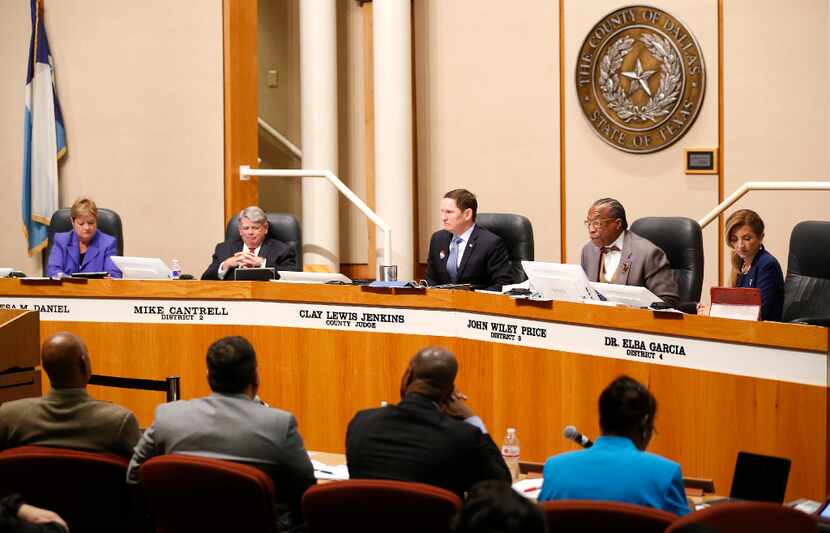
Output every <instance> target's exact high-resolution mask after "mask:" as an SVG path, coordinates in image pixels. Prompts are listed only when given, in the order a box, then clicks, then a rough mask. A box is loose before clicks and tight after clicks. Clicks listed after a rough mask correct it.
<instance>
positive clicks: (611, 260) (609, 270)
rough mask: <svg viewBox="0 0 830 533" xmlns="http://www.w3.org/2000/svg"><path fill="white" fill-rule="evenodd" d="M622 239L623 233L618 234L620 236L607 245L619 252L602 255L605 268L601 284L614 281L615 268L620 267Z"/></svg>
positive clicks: (613, 251)
mask: <svg viewBox="0 0 830 533" xmlns="http://www.w3.org/2000/svg"><path fill="white" fill-rule="evenodd" d="M624 237H625V232H624V231H623V232H622V233H620V236H619V237H617V240H616V241H614V242H612V243H611V244H609V245H608V246H616V247H617V248H619V250H609V251H607V252H605V253H604V254H603V255H602V262H603V264H604V265H605V266H604V271H603V274H602V279H601V280H600V281H601V282H603V283H611V280H613V279H614V274H615V273H616V272H617V267H619V266H620V259H621V258H622V247H623V240H624Z"/></svg>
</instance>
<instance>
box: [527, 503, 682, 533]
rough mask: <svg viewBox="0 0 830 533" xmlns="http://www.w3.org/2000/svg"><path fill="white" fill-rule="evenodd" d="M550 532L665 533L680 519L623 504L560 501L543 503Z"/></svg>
mask: <svg viewBox="0 0 830 533" xmlns="http://www.w3.org/2000/svg"><path fill="white" fill-rule="evenodd" d="M541 505H542V510H543V511H544V512H545V519H546V520H547V523H548V530H549V531H614V532H616V533H663V531H665V529H666V528H667V527H668V526H669V524H671V523H672V522H674V521H675V520H676V519H677V516H676V515H674V514H672V513H669V512H666V511H661V510H659V509H652V508H651V507H642V506H640V505H633V504H630V503H622V502H607V501H587V500H557V501H547V502H542V503H541Z"/></svg>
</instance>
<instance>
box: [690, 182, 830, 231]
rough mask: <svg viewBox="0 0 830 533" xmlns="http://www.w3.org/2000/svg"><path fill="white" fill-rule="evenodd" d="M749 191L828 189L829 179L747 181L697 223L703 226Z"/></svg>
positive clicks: (829, 187) (829, 189) (829, 185)
mask: <svg viewBox="0 0 830 533" xmlns="http://www.w3.org/2000/svg"><path fill="white" fill-rule="evenodd" d="M749 191H830V181H747V182H746V183H744V184H743V185H741V186H740V187H738V190H736V191H735V192H733V193H732V194H730V195H729V197H728V198H727V199H726V200H724V201H722V202H721V203H720V204H718V205H717V207H715V208H714V209H712V210H711V211H709V212H708V213H707V214H706V216H705V217H703V218H701V219H700V220H698V221H697V223H698V224H700V227H701V228H705V227H706V226H708V225H709V223H710V222H712V221H713V220H715V219H716V218H718V215H720V214H721V213H723V212H724V211H726V210H727V209H729V206H731V205H732V204H734V203H735V202H737V201H738V200H740V199H741V197H743V195H745V194H746V193H748V192H749Z"/></svg>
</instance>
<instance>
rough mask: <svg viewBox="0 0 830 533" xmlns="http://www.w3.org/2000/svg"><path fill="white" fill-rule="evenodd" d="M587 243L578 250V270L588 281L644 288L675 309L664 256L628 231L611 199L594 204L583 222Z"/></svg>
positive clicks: (671, 280) (674, 293)
mask: <svg viewBox="0 0 830 533" xmlns="http://www.w3.org/2000/svg"><path fill="white" fill-rule="evenodd" d="M585 225H586V226H587V227H588V237H589V238H590V239H591V242H589V243H587V244H585V246H583V247H582V261H581V262H582V269H583V270H584V271H585V274H587V275H588V279H589V280H591V281H600V282H602V283H617V284H620V285H638V286H641V287H646V288H648V290H650V291H651V292H653V293H654V294H655V295H656V296H658V297H660V298H662V299H663V300H664V301H665V302H666V303H669V304H672V305H677V303H678V301H679V300H680V297H679V295H678V289H677V282H676V281H675V280H674V274H672V271H671V265H669V261H668V259H666V254H665V253H664V252H663V250H661V249H660V248H659V247H658V246H656V245H655V244H654V243H652V242H651V241H650V240H648V239H644V238H642V237H640V236H639V235H637V234H636V233H632V232H630V231H628V220H626V218H625V208H624V207H623V206H622V204H620V202H618V201H617V200H614V199H613V198H603V199H601V200H597V201H596V202H594V203H593V205H591V208H590V209H588V218H587V219H586V220H585Z"/></svg>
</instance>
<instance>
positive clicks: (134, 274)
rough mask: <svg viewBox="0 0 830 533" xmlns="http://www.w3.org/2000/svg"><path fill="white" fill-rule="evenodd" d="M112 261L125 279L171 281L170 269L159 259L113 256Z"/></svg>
mask: <svg viewBox="0 0 830 533" xmlns="http://www.w3.org/2000/svg"><path fill="white" fill-rule="evenodd" d="M111 259H112V262H113V263H115V266H117V267H118V270H120V271H121V273H122V274H124V279H170V268H168V266H167V265H166V264H164V261H162V260H161V259H159V258H158V257H125V256H121V255H113V256H112V258H111Z"/></svg>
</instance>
